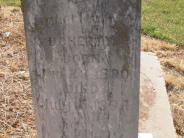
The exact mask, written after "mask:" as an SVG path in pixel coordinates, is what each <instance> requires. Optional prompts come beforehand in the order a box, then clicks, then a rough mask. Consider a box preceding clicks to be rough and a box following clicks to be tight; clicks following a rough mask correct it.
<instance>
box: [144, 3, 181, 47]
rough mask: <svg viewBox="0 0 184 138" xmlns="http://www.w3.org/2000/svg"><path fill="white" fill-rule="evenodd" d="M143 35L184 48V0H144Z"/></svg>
mask: <svg viewBox="0 0 184 138" xmlns="http://www.w3.org/2000/svg"><path fill="white" fill-rule="evenodd" d="M142 4H143V5H142V7H143V9H142V33H143V34H145V35H149V36H151V37H154V38H158V39H161V40H165V41H168V42H170V43H175V44H177V45H183V46H184V25H183V24H184V0H143V1H142Z"/></svg>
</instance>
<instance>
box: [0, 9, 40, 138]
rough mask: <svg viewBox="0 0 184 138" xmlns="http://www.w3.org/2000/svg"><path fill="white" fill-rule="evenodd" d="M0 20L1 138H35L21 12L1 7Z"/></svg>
mask: <svg viewBox="0 0 184 138" xmlns="http://www.w3.org/2000/svg"><path fill="white" fill-rule="evenodd" d="M0 17H1V18H0V28H1V29H0V109H1V110H0V137H1V138H6V137H7V138H9V137H23V138H26V137H33V136H35V133H36V132H35V125H34V124H35V121H34V114H33V108H32V94H31V87H30V81H29V73H28V66H27V59H26V49H25V41H24V39H25V38H24V30H23V21H22V14H21V11H20V9H17V8H14V7H1V8H0ZM6 32H10V35H9V36H6Z"/></svg>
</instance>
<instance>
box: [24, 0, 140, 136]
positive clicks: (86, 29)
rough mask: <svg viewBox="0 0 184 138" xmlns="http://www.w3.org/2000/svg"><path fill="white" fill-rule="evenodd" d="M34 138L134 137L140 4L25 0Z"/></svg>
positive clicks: (133, 0)
mask: <svg viewBox="0 0 184 138" xmlns="http://www.w3.org/2000/svg"><path fill="white" fill-rule="evenodd" d="M23 7H24V8H23V11H24V22H25V29H26V38H27V48H28V57H29V67H30V74H31V81H32V90H33V99H34V103H35V109H36V113H37V122H38V125H37V126H38V136H39V137H40V138H137V137H138V109H139V108H138V105H139V104H138V101H139V75H140V73H139V70H140V65H139V64H140V51H139V49H140V0H25V1H24V6H23Z"/></svg>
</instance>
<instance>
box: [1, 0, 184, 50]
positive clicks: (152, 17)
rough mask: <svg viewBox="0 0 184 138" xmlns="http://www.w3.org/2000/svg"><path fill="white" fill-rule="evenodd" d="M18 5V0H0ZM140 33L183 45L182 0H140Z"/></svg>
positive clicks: (6, 3)
mask: <svg viewBox="0 0 184 138" xmlns="http://www.w3.org/2000/svg"><path fill="white" fill-rule="evenodd" d="M0 4H1V5H11V6H20V0H0ZM142 33H143V34H145V35H148V36H151V37H154V38H157V39H161V40H165V41H168V42H170V43H175V44H177V45H183V46H184V0H142Z"/></svg>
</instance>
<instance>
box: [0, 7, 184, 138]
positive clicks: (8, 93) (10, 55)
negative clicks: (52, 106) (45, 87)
mask: <svg viewBox="0 0 184 138" xmlns="http://www.w3.org/2000/svg"><path fill="white" fill-rule="evenodd" d="M0 28H1V29H0V138H8V137H11V136H14V137H23V138H27V137H28V138H29V137H36V130H35V129H36V128H35V116H34V110H33V106H32V105H33V104H32V94H31V85H30V80H29V71H28V63H27V54H26V46H25V37H24V27H23V20H22V13H21V10H20V9H19V8H14V7H1V8H0ZM142 50H143V51H147V52H153V53H155V54H156V55H157V56H158V57H159V59H160V61H161V64H162V67H163V70H164V72H165V78H166V86H167V91H168V96H169V99H170V104H171V107H172V113H173V117H174V124H175V127H176V130H177V133H178V135H183V136H184V49H182V48H181V47H178V46H176V45H173V44H169V43H166V42H163V41H159V40H155V39H152V38H149V37H146V36H143V37H142Z"/></svg>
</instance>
